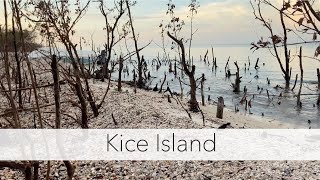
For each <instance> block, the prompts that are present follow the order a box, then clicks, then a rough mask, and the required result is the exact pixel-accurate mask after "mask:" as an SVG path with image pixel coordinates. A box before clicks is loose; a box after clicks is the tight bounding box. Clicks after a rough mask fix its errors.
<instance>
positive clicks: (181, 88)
mask: <svg viewBox="0 0 320 180" xmlns="http://www.w3.org/2000/svg"><path fill="white" fill-rule="evenodd" d="M179 83H180V90H181V92H180V93H181V94H180V96H181V100H182V99H183V86H182V82H181V78H180V77H179Z"/></svg>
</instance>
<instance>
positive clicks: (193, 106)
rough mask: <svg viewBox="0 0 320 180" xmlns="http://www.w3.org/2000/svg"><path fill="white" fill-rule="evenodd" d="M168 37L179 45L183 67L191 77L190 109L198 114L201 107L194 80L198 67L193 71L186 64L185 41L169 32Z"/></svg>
mask: <svg viewBox="0 0 320 180" xmlns="http://www.w3.org/2000/svg"><path fill="white" fill-rule="evenodd" d="M167 35H168V36H169V37H170V38H171V39H172V40H173V41H174V42H176V43H177V44H178V46H179V47H180V49H181V65H182V66H183V68H182V69H183V71H184V73H185V74H186V75H187V76H188V77H189V82H190V96H191V97H190V100H189V108H190V110H191V111H194V112H198V111H199V108H198V107H199V105H198V101H197V97H196V90H197V83H196V80H195V78H194V74H195V71H196V66H194V65H192V68H191V71H190V70H189V68H188V66H187V63H186V54H185V48H184V44H183V40H182V39H180V40H178V39H177V38H175V37H174V36H172V35H171V34H170V33H169V32H167Z"/></svg>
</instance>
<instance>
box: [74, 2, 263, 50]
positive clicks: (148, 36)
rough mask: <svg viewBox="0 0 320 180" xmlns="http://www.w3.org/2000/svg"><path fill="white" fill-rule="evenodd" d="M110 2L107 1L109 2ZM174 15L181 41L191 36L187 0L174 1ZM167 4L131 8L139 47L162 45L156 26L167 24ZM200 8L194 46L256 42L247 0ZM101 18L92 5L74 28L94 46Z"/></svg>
mask: <svg viewBox="0 0 320 180" xmlns="http://www.w3.org/2000/svg"><path fill="white" fill-rule="evenodd" d="M109 2H110V1H109ZM173 2H174V3H175V4H176V10H175V11H176V14H177V15H178V16H179V17H180V18H181V19H183V20H184V21H185V23H186V25H185V27H184V29H183V32H182V37H185V38H188V37H189V36H188V35H189V34H190V19H189V18H188V15H189V12H188V7H187V6H188V4H189V2H190V0H175V1H173ZM167 3H168V1H167V0H137V4H136V6H135V7H133V8H132V16H133V17H134V26H135V28H136V32H137V33H138V34H139V38H140V40H141V41H142V42H141V43H142V44H145V43H147V42H148V41H151V40H153V41H155V42H157V43H158V44H159V43H160V42H161V38H160V28H159V24H160V23H161V22H164V23H165V22H168V16H166V10H167ZM199 3H200V8H199V10H198V14H196V15H195V19H194V25H193V28H194V30H197V32H196V33H195V35H194V40H193V45H194V46H197V47H198V46H199V47H202V46H211V45H219V44H241V45H242V44H250V43H251V42H253V41H255V40H256V39H258V38H257V37H259V36H258V34H257V33H256V32H257V31H260V28H259V27H257V24H259V23H258V22H257V21H255V20H254V18H253V15H252V9H251V6H250V4H249V1H247V0H200V1H199ZM103 26H104V20H103V16H102V15H101V14H100V12H99V10H98V3H92V4H91V6H90V9H89V11H88V12H87V15H86V16H85V17H84V18H83V19H82V20H81V22H80V23H79V24H78V26H77V28H78V29H79V32H82V33H85V34H93V37H94V39H99V40H98V41H96V43H97V44H100V43H103V42H99V41H100V40H101V41H102V40H103V39H104V37H105V36H104V32H103V31H102V29H103Z"/></svg>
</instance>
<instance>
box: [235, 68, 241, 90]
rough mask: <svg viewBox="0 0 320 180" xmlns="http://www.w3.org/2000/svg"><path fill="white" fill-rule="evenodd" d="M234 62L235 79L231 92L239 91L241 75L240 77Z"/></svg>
mask: <svg viewBox="0 0 320 180" xmlns="http://www.w3.org/2000/svg"><path fill="white" fill-rule="evenodd" d="M234 64H235V65H236V67H237V72H236V79H235V83H234V85H233V92H236V93H238V92H240V83H241V77H240V74H239V73H240V70H239V66H238V63H237V62H234Z"/></svg>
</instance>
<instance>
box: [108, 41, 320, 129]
mask: <svg viewBox="0 0 320 180" xmlns="http://www.w3.org/2000/svg"><path fill="white" fill-rule="evenodd" d="M295 49H296V48H292V52H295ZM315 49H316V47H313V46H311V47H309V48H305V49H304V51H303V52H304V55H305V56H313V54H314V50H315ZM156 50H158V49H155V50H154V52H153V51H152V50H148V51H144V52H143V53H142V54H144V55H145V57H146V59H148V60H149V65H150V66H151V60H152V59H153V58H154V57H155V56H154V55H155V54H157V52H156ZM192 52H193V54H195V56H194V64H195V65H196V77H200V76H201V74H202V73H204V74H205V76H206V79H207V80H206V81H205V95H206V99H207V96H208V95H210V97H211V99H212V100H215V101H217V97H219V96H223V97H224V98H225V104H226V106H227V107H228V108H229V109H232V110H234V109H235V106H238V108H239V110H240V111H242V112H245V105H241V104H240V103H239V102H240V100H241V99H242V97H243V96H244V92H243V91H242V92H241V93H240V94H235V93H233V92H232V87H231V83H232V82H234V77H231V78H230V79H226V78H225V72H224V67H225V64H226V62H227V59H228V56H231V59H230V63H229V65H230V68H231V72H232V73H234V72H235V69H236V67H235V66H234V63H233V62H235V61H237V62H238V64H239V66H240V74H241V76H242V82H241V89H242V90H243V88H244V86H246V87H247V89H248V93H247V100H250V99H251V101H252V108H251V109H250V111H251V113H252V114H253V115H255V116H261V117H262V115H264V117H265V118H272V119H277V120H280V121H283V122H286V123H292V124H294V125H295V126H298V127H303V128H308V127H309V126H311V127H312V128H320V109H319V108H318V107H314V105H315V103H316V101H317V97H318V96H317V93H318V92H317V91H316V89H317V84H316V83H317V74H316V68H320V62H319V61H317V60H314V59H309V58H304V59H303V61H304V63H303V66H304V67H303V68H304V84H303V87H302V94H306V95H303V96H302V97H301V101H302V103H303V104H302V108H301V109H299V108H297V106H296V97H295V95H296V94H297V93H298V89H299V83H300V82H299V79H300V77H299V78H298V82H297V86H296V88H295V90H294V91H293V92H292V91H285V90H283V89H281V88H275V87H276V86H277V85H280V86H281V87H284V79H283V76H282V73H281V71H280V67H279V65H278V63H277V61H276V59H275V58H274V57H273V56H272V55H271V54H270V52H269V51H268V50H259V51H256V52H254V53H252V51H250V49H249V47H216V48H214V54H215V56H216V57H217V63H218V68H217V70H216V71H212V55H211V50H210V49H209V54H208V55H209V60H210V65H208V64H206V63H204V62H203V61H201V62H200V61H199V59H200V55H202V57H203V56H204V54H205V53H206V49H204V48H203V49H202V48H197V49H193V50H192ZM292 54H293V55H295V53H292ZM293 55H292V56H293ZM248 56H249V59H250V67H249V70H245V68H244V67H245V65H244V64H245V63H246V65H247V68H248V65H249V60H248ZM171 57H173V56H171ZM196 57H198V58H196ZM258 57H259V58H260V61H259V66H260V69H258V70H255V69H254V65H255V62H256V59H257V58H258ZM291 66H292V68H293V69H292V79H291V84H294V79H295V75H296V74H299V76H300V69H299V59H298V58H295V59H293V60H292V62H291ZM129 67H130V66H129ZM149 70H150V71H151V76H154V77H156V78H154V79H152V82H150V83H151V86H150V87H154V86H155V85H156V84H157V83H158V84H159V85H160V84H161V83H160V81H161V79H163V76H164V72H168V65H167V66H161V68H160V69H159V70H158V71H157V70H156V69H155V67H152V68H151V67H149ZM114 78H115V79H117V74H116V73H114ZM267 78H268V79H270V85H268V83H267ZM125 80H132V77H125ZM167 81H168V84H169V87H170V88H171V89H172V90H174V91H176V92H180V84H179V81H178V80H177V79H176V78H175V77H174V74H173V73H171V74H168V73H167ZM184 81H185V82H187V83H188V79H186V77H185V78H184ZM258 86H259V88H260V89H259V90H258ZM291 86H293V85H291ZM158 87H159V86H158ZM164 88H166V86H164ZM184 89H185V90H184V93H185V92H187V91H188V87H184ZM267 90H268V91H269V95H270V97H269V98H268V96H267ZM198 91H199V92H198V95H200V90H198ZM311 94H314V95H311ZM198 100H200V97H199V98H198ZM308 120H311V124H310V125H309V124H308Z"/></svg>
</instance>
